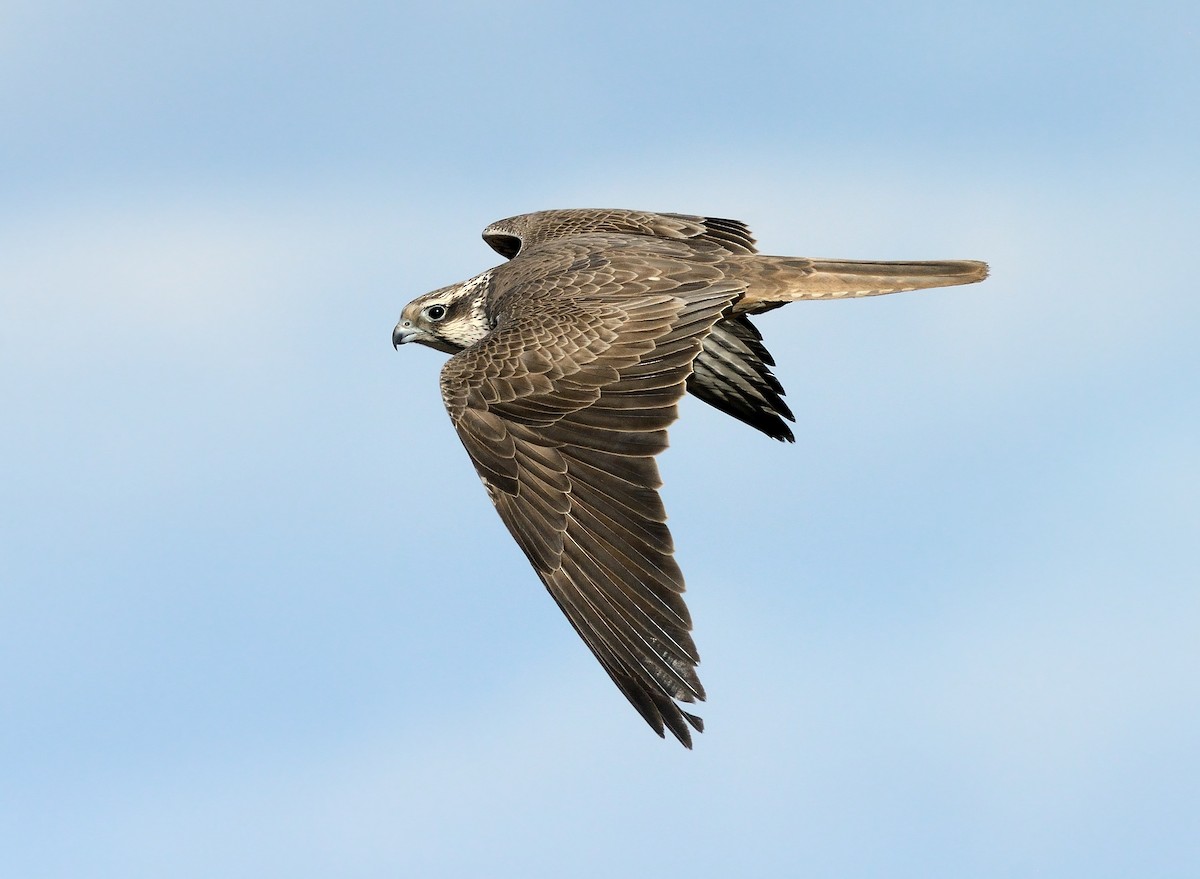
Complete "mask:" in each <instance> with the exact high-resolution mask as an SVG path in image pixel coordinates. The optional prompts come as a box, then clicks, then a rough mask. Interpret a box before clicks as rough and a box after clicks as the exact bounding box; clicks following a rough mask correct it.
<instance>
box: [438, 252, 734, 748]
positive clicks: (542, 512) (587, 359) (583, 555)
mask: <svg viewBox="0 0 1200 879" xmlns="http://www.w3.org/2000/svg"><path fill="white" fill-rule="evenodd" d="M631 272H634V273H636V274H638V275H639V277H637V278H635V279H634V280H632V281H631V280H629V275H630V273H631ZM741 291H742V288H741V287H740V286H738V285H736V284H733V283H729V282H725V281H722V280H720V278H719V276H716V275H714V274H711V273H705V272H704V271H703V270H699V269H696V268H695V267H688V266H686V265H685V264H683V263H680V262H675V263H674V264H673V266H668V267H659V268H657V269H656V270H654V271H646V270H641V271H636V270H631V269H629V268H628V266H626V267H625V268H624V269H614V268H613V267H612V265H610V264H607V263H606V264H605V265H601V266H599V267H597V266H596V265H592V266H590V267H588V268H587V269H581V270H577V271H576V272H567V273H558V274H555V275H552V276H549V277H546V276H541V277H540V278H538V279H536V280H534V281H532V282H531V283H529V284H527V285H525V287H524V288H523V289H522V291H521V296H519V297H514V300H517V301H519V302H521V303H525V304H526V306H527V307H524V308H522V309H521V310H520V311H519V312H517V313H514V314H512V315H510V316H509V318H508V319H507V320H506V321H505V322H502V323H501V325H500V326H498V327H497V329H495V330H494V331H493V332H492V333H491V334H490V335H489V336H488V337H487V338H485V339H484V340H483V341H481V342H480V343H479V344H477V345H475V346H472V347H471V348H468V349H466V350H464V351H462V352H460V353H459V354H457V355H456V356H454V357H453V358H451V359H450V360H449V361H448V362H447V364H446V366H445V367H444V368H443V370H442V395H443V399H444V400H445V402H446V408H447V409H448V410H449V412H450V417H451V420H452V421H453V422H454V426H455V428H456V429H457V431H458V434H459V436H460V438H461V439H462V442H463V445H464V446H465V447H466V449H467V452H468V454H469V455H470V456H471V459H472V461H473V462H474V464H475V468H476V470H477V471H478V472H479V475H480V477H481V478H482V479H483V482H484V485H485V486H486V487H487V490H488V494H489V495H490V497H491V499H492V501H493V503H494V504H495V505H496V509H497V510H498V511H499V513H500V517H501V518H502V519H503V520H504V524H505V525H506V526H507V527H508V529H509V531H510V532H512V535H513V537H514V538H515V539H516V542H517V543H518V545H519V546H520V547H521V549H522V550H524V552H525V555H526V556H527V557H528V558H529V561H530V562H531V563H532V565H533V567H534V570H536V571H537V573H538V576H539V577H540V578H541V580H542V582H543V583H544V584H545V586H546V588H547V590H549V592H550V594H551V595H552V596H553V597H554V600H555V601H556V602H557V603H558V606H559V607H560V608H561V609H562V611H563V613H564V614H566V617H567V619H568V620H570V622H571V625H572V626H574V627H575V630H576V631H577V632H578V633H579V635H580V636H581V637H582V638H583V640H584V642H585V643H586V644H587V646H588V647H589V648H590V649H591V651H592V652H593V653H594V654H595V655H596V658H597V659H598V660H599V661H600V664H601V665H602V666H603V667H604V670H605V671H606V672H608V674H609V676H610V677H611V678H612V679H613V681H614V682H615V683H616V685H617V687H619V688H620V690H621V692H622V693H624V694H625V697H626V698H627V699H628V700H629V701H630V702H631V703H632V704H633V706H634V707H635V708H636V709H637V710H638V712H639V713H640V714H641V715H642V717H643V718H645V720H646V722H647V723H649V724H650V726H651V727H652V728H653V729H654V730H655V731H656V732H658V734H659V735H660V736H661V735H663V731H664V727H665V728H666V729H669V730H670V731H671V732H672V733H673V734H674V735H675V736H676V738H678V739H679V740H680V742H682V743H683V744H684V745H686V746H688V747H691V733H690V731H689V729H688V725H689V724H690V725H691V726H692V727H694V728H695V729H697V730H702V729H703V723H702V721H701V720H700V718H698V717H696V716H694V715H692V714H689V713H688V712H685V711H683V710H682V709H681V708H680V707H679V706H678V705H677V704H676V700H678V701H681V702H694V701H696V700H702V699H703V698H704V688H703V687H702V686H701V684H700V680H699V678H698V677H697V675H696V669H695V667H696V665H697V663H698V662H699V656H698V654H697V652H696V646H695V644H694V643H693V641H692V638H691V635H690V634H689V632H690V630H691V618H690V615H689V614H688V610H687V607H686V605H685V604H684V601H683V598H682V593H683V590H684V584H683V575H682V573H681V572H680V570H679V566H678V565H677V564H676V563H675V560H674V558H673V557H672V556H673V551H674V548H673V545H672V541H671V535H670V532H669V531H668V530H667V526H666V513H665V511H664V509H663V504H662V501H661V500H660V498H659V495H658V491H657V489H658V487H659V486H660V485H661V480H660V478H659V474H658V467H657V465H656V463H655V460H654V456H655V455H656V454H657V453H658V452H660V451H662V449H664V448H665V447H666V445H667V426H668V425H669V424H671V422H672V421H674V420H675V417H676V410H677V404H678V401H679V398H680V397H681V396H682V394H683V392H684V384H685V382H686V380H687V377H688V375H689V374H690V372H691V364H692V361H693V359H694V358H695V357H696V354H697V353H698V352H699V350H700V345H701V339H702V338H703V336H704V335H705V334H706V333H707V332H708V331H709V329H710V328H711V326H712V324H713V323H714V322H715V321H716V320H717V319H718V318H719V317H720V316H721V314H722V312H724V311H725V310H726V309H727V308H728V307H729V305H730V303H731V302H732V301H733V300H734V299H735V298H736V297H737V296H739V295H740V294H741ZM556 293H562V294H563V295H556Z"/></svg>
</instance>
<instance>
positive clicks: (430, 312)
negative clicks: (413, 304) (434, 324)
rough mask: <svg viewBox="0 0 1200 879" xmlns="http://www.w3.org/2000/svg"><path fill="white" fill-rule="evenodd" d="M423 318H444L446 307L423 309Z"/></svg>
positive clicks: (438, 306)
mask: <svg viewBox="0 0 1200 879" xmlns="http://www.w3.org/2000/svg"><path fill="white" fill-rule="evenodd" d="M425 316H426V317H427V318H429V319H430V320H441V319H442V318H444V317H445V316H446V306H444V305H431V306H429V307H428V308H427V309H425Z"/></svg>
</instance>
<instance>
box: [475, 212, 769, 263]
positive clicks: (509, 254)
mask: <svg viewBox="0 0 1200 879" xmlns="http://www.w3.org/2000/svg"><path fill="white" fill-rule="evenodd" d="M593 233H615V234H620V235H644V236H648V237H652V238H667V239H671V240H675V241H703V242H706V243H708V244H711V245H715V246H716V247H719V248H721V249H722V250H724V251H725V252H726V253H742V254H746V253H755V252H756V251H755V247H754V236H753V235H751V234H750V229H749V228H747V226H746V224H745V223H742V222H740V221H738V220H723V219H720V218H718V217H693V216H688V215H686V214H656V213H652V212H650V211H627V210H619V209H604V208H576V209H570V210H559V211H538V212H536V213H532V214H521V215H520V216H516V217H509V218H508V219H506V220H497V221H496V222H495V223H492V224H491V225H490V226H488V227H487V228H486V229H484V230H483V240H484V241H486V242H487V243H488V245H489V246H490V247H491V248H492V249H493V250H494V251H496V252H497V253H498V254H500V255H501V256H503V257H505V258H507V259H512V258H513V257H514V256H516V255H517V254H518V253H520V252H521V251H522V250H527V249H529V248H530V247H533V246H534V245H535V244H541V243H542V242H543V241H553V240H555V239H561V238H570V237H572V236H575V235H589V234H593Z"/></svg>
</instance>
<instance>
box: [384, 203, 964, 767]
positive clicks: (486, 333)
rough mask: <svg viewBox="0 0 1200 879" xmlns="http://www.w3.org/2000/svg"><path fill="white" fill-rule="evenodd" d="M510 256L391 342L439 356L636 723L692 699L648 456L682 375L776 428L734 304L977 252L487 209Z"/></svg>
mask: <svg viewBox="0 0 1200 879" xmlns="http://www.w3.org/2000/svg"><path fill="white" fill-rule="evenodd" d="M483 237H484V240H485V241H487V243H488V244H489V245H491V246H492V248H493V249H495V250H496V251H497V252H498V253H500V254H501V255H503V256H505V257H507V258H508V259H509V260H510V261H509V262H507V263H504V264H502V265H500V266H497V267H496V268H493V269H490V270H488V271H486V272H484V273H483V274H481V275H477V276H476V277H474V278H471V279H470V280H468V281H464V282H462V283H460V284H454V285H451V286H449V287H443V288H442V289H440V290H435V291H434V292H432V293H427V294H426V295H424V296H421V297H419V298H417V299H414V300H413V301H412V302H410V303H409V304H408V305H407V306H405V308H404V312H403V314H402V315H401V318H400V322H399V323H398V324H397V325H396V329H395V331H394V332H393V335H392V339H393V342H394V344H396V345H397V346H399V345H400V344H402V343H405V342H419V343H422V344H425V345H428V346H430V347H433V348H436V349H438V350H440V351H445V352H447V353H453V354H454V356H453V357H451V358H450V360H449V361H448V362H447V363H446V365H445V367H443V369H442V378H441V388H442V399H443V400H444V402H445V404H446V408H447V410H448V411H449V413H450V419H451V421H452V422H453V424H454V427H455V429H456V430H457V431H458V435H459V437H460V438H461V439H462V443H463V445H464V446H465V447H466V449H467V454H468V455H470V457H471V460H472V462H474V464H475V469H476V470H477V471H478V473H479V475H480V477H481V478H482V480H483V483H484V486H485V487H486V488H487V492H488V495H489V496H490V497H491V499H492V502H493V503H494V504H495V505H496V509H497V510H498V511H499V513H500V517H501V518H502V519H503V520H504V524H505V525H506V526H508V529H509V531H510V532H512V535H513V537H514V538H515V539H516V541H517V544H518V545H519V546H520V547H521V549H522V550H523V551H524V552H525V555H526V556H527V557H528V558H529V561H530V563H531V564H532V565H533V568H534V570H535V571H537V573H538V576H539V577H540V578H541V580H542V582H543V583H544V584H545V586H546V588H547V590H549V592H550V594H551V595H552V596H553V597H554V600H555V601H556V602H557V603H558V606H559V607H560V608H561V609H562V611H563V613H564V614H566V617H567V619H568V620H569V621H570V623H571V625H572V626H574V627H575V630H576V631H577V632H578V633H579V635H580V637H582V638H583V640H584V642H585V643H586V644H587V645H588V647H589V648H590V649H591V651H592V652H593V653H594V654H595V655H596V658H597V659H598V660H599V661H600V664H601V665H602V666H603V667H604V670H605V671H607V672H608V674H609V676H610V677H611V678H612V679H613V681H614V682H615V683H616V685H617V687H618V688H620V690H621V692H622V693H624V694H625V697H626V698H627V699H628V700H629V701H630V702H631V703H632V704H633V706H634V707H635V708H636V709H637V710H638V712H639V713H640V714H641V715H642V717H643V718H645V720H646V722H647V723H649V724H650V726H651V727H652V728H653V729H654V730H655V731H656V732H657V733H658V734H659V735H660V736H661V735H663V733H664V729H669V730H670V731H671V733H672V734H673V735H674V736H675V737H676V738H678V739H679V741H680V742H682V743H683V744H684V745H686V746H687V747H691V732H690V730H689V728H688V727H689V725H690V726H691V727H693V728H695V729H696V730H701V731H702V730H703V728H704V726H703V722H702V721H701V720H700V718H699V717H696V716H695V715H693V714H690V713H688V712H686V711H684V710H682V708H681V707H680V706H679V704H678V703H679V702H684V703H691V702H695V701H697V700H702V699H704V688H703V687H702V686H701V685H700V679H699V678H698V677H697V675H696V665H697V664H698V663H699V661H700V659H699V655H698V653H697V652H696V646H695V644H694V643H693V641H692V637H691V634H690V632H691V628H692V623H691V617H690V616H689V614H688V610H687V607H686V605H685V604H684V601H683V597H682V593H683V591H684V585H683V575H682V573H681V572H680V570H679V566H678V565H677V564H676V563H675V560H674V557H673V552H674V548H673V546H672V543H671V535H670V532H669V531H668V530H667V525H666V518H667V517H666V512H665V511H664V509H663V505H662V501H661V500H660V499H659V496H658V488H659V486H660V485H661V484H662V483H661V480H660V479H659V475H658V466H657V464H656V463H655V458H654V456H655V455H657V454H658V453H659V452H661V451H662V450H663V449H664V448H666V446H667V427H668V426H669V425H670V424H671V422H673V421H674V420H675V417H676V412H677V407H678V403H679V399H680V397H682V396H683V394H684V391H685V390H686V391H690V392H691V393H692V394H694V395H696V396H697V397H699V398H700V399H702V400H704V401H705V402H706V403H709V404H710V405H712V406H715V407H716V408H718V409H720V410H721V411H723V412H726V413H728V414H730V415H732V416H733V417H735V418H738V419H740V420H741V421H743V422H745V423H746V424H749V425H750V426H752V427H754V428H756V429H758V430H760V431H762V432H763V433H766V434H767V435H768V436H771V437H773V438H775V439H780V440H788V441H791V440H792V439H793V436H792V432H791V429H790V428H789V427H788V425H787V422H788V421H794V420H795V419H794V417H793V415H792V412H791V410H790V409H788V407H787V404H786V403H784V401H783V388H782V386H781V385H780V384H779V381H778V380H777V379H776V378H775V376H774V375H773V374H772V372H771V369H770V367H771V366H773V365H774V361H773V360H772V359H771V355H770V354H769V353H768V352H767V349H766V347H765V346H764V345H763V343H762V337H761V335H760V334H759V332H758V330H757V329H756V328H755V327H754V325H753V324H751V323H750V319H749V315H752V314H758V313H761V312H764V311H768V310H770V309H772V308H777V307H779V306H780V305H783V304H785V303H787V302H793V301H797V300H801V299H833V298H848V297H857V296H874V295H878V294H883V293H894V292H897V291H900V290H915V289H918V288H924V287H943V286H949V285H954V284H969V283H972V282H975V281H981V280H983V278H985V277H986V276H987V266H986V265H985V264H984V263H981V262H974V261H953V262H849V261H845V260H816V259H803V258H798V257H778V256H763V255H760V254H758V253H757V252H756V250H755V246H754V239H753V237H751V235H750V230H749V229H747V228H746V226H745V225H744V224H742V223H740V222H738V221H736V220H722V219H715V218H711V217H692V216H683V215H679V214H656V213H648V212H642V211H623V210H562V211H541V212H539V213H534V214H524V215H522V216H518V217H512V218H510V219H507V220H501V221H500V222H497V223H493V224H492V225H490V226H488V227H487V229H485V230H484V233H483Z"/></svg>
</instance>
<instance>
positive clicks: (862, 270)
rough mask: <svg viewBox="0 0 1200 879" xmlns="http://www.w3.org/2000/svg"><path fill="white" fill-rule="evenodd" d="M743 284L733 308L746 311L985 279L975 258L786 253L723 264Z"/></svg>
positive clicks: (984, 267) (982, 265)
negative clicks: (897, 258) (881, 259)
mask: <svg viewBox="0 0 1200 879" xmlns="http://www.w3.org/2000/svg"><path fill="white" fill-rule="evenodd" d="M726 268H727V270H730V274H731V275H732V276H733V277H736V278H738V279H740V280H744V281H745V282H746V285H747V289H746V295H745V297H744V298H743V300H742V301H741V302H740V303H739V304H738V305H737V306H736V310H737V311H742V312H750V313H751V314H753V313H756V312H760V311H766V310H767V309H768V308H774V307H776V306H778V305H782V304H783V303H785V302H797V301H799V300H802V299H852V298H856V297H859V296H881V295H883V294H886V293H899V292H901V291H903V290H922V289H925V288H928V287H953V286H955V285H957V284H974V283H976V282H978V281H982V280H983V279H984V278H986V277H987V274H988V267H987V263H983V262H977V261H975V260H938V261H929V262H867V261H855V260H835V259H804V258H800V257H788V256H744V257H743V256H738V257H730V258H728V259H727V262H726Z"/></svg>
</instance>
